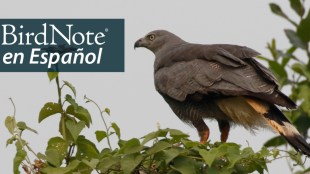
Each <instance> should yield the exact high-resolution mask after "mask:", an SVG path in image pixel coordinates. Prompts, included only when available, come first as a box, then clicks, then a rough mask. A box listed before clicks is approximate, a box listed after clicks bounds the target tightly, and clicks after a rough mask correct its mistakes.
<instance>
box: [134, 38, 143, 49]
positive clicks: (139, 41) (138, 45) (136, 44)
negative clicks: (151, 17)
mask: <svg viewBox="0 0 310 174" xmlns="http://www.w3.org/2000/svg"><path fill="white" fill-rule="evenodd" d="M141 40H142V38H140V39H139V40H137V41H136V42H135V46H134V49H136V47H142V45H141Z"/></svg>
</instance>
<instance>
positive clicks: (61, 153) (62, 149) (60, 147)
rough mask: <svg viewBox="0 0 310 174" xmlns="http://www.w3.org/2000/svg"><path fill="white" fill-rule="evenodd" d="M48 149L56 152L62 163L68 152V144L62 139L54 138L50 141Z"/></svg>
mask: <svg viewBox="0 0 310 174" xmlns="http://www.w3.org/2000/svg"><path fill="white" fill-rule="evenodd" d="M47 145H48V146H47V148H46V150H52V149H54V150H56V151H57V153H58V157H59V161H60V162H62V161H63V160H64V159H65V157H66V155H67V153H68V151H67V149H68V143H67V142H66V141H65V140H64V139H62V138H61V137H53V138H51V139H49V140H48V143H47Z"/></svg>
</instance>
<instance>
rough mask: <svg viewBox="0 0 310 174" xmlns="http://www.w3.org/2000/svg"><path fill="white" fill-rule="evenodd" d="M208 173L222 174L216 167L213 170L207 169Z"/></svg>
mask: <svg viewBox="0 0 310 174" xmlns="http://www.w3.org/2000/svg"><path fill="white" fill-rule="evenodd" d="M206 173H208V174H209V173H211V174H220V170H219V169H218V168H217V167H216V166H214V165H213V166H211V168H210V167H208V168H207V169H206Z"/></svg>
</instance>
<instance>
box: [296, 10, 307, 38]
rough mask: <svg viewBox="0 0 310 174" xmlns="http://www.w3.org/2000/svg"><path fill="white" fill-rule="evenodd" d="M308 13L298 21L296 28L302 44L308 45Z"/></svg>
mask: <svg viewBox="0 0 310 174" xmlns="http://www.w3.org/2000/svg"><path fill="white" fill-rule="evenodd" d="M309 31H310V11H309V13H308V15H307V17H306V18H305V19H303V20H301V21H300V24H299V26H298V27H297V36H298V37H299V38H300V39H301V40H302V41H303V42H304V43H308V42H309V41H310V32H309Z"/></svg>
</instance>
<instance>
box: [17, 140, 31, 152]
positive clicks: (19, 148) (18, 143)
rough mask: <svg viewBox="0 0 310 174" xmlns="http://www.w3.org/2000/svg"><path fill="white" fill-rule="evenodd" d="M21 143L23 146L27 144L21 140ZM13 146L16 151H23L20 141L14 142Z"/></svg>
mask: <svg viewBox="0 0 310 174" xmlns="http://www.w3.org/2000/svg"><path fill="white" fill-rule="evenodd" d="M22 143H23V146H25V145H26V144H28V143H27V142H26V141H25V140H22ZM15 146H16V151H19V150H21V149H23V147H22V145H21V144H20V141H16V143H15Z"/></svg>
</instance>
